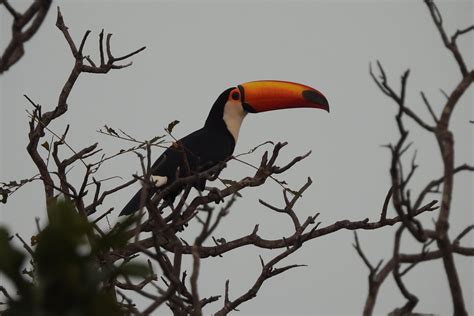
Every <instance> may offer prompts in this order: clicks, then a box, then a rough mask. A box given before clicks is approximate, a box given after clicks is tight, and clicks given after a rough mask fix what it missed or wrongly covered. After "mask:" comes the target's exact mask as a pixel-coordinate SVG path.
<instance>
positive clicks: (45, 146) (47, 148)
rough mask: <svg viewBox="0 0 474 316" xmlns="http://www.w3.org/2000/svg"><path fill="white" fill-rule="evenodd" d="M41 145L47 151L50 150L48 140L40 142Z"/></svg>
mask: <svg viewBox="0 0 474 316" xmlns="http://www.w3.org/2000/svg"><path fill="white" fill-rule="evenodd" d="M41 147H43V148H44V149H46V150H47V151H48V152H49V150H50V148H49V143H48V142H44V143H42V144H41Z"/></svg>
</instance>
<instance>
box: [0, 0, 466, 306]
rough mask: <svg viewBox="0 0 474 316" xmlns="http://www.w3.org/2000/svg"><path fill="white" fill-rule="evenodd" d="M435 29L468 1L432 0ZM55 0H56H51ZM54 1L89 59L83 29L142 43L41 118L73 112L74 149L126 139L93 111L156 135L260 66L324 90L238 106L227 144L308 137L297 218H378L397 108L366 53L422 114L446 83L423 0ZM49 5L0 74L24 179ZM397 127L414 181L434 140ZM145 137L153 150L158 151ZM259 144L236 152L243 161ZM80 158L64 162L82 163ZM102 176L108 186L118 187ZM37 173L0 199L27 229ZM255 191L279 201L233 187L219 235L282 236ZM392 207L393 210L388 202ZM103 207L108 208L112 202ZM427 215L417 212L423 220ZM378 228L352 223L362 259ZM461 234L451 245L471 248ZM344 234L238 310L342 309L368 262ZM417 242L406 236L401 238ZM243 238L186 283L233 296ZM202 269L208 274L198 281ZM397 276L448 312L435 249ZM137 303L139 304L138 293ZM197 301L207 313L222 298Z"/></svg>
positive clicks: (460, 184)
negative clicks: (280, 106) (279, 106)
mask: <svg viewBox="0 0 474 316" xmlns="http://www.w3.org/2000/svg"><path fill="white" fill-rule="evenodd" d="M438 2H439V9H440V10H441V12H442V14H443V18H444V23H445V25H446V28H447V30H448V32H449V33H452V32H454V31H455V30H456V29H457V28H463V27H466V26H468V25H471V24H472V23H473V21H474V19H473V18H474V17H473V12H474V10H473V2H472V1H438ZM56 4H57V3H56ZM61 9H62V12H63V15H64V18H65V21H66V24H67V25H68V26H69V27H70V31H71V34H72V35H73V37H74V39H75V40H76V42H77V41H79V40H80V38H81V37H82V35H83V33H84V32H85V31H86V30H87V29H90V30H92V31H93V35H92V36H91V37H90V39H89V41H88V44H87V46H86V51H87V52H88V53H90V54H91V56H92V57H93V58H95V59H96V60H97V52H98V50H97V45H96V36H97V35H98V33H99V32H100V30H101V29H102V28H105V30H106V32H112V33H113V34H114V36H113V37H112V48H113V52H115V54H116V55H121V54H124V53H127V52H129V51H131V50H134V49H136V48H139V47H141V46H143V45H146V46H147V49H146V50H145V51H144V52H143V53H141V54H139V55H138V56H135V57H134V58H133V61H134V65H133V66H132V67H130V68H127V69H125V70H120V71H116V72H113V73H111V74H109V75H106V76H101V75H96V76H93V75H87V74H84V75H82V76H81V77H80V79H79V81H78V82H77V84H76V86H75V88H74V90H73V92H72V94H71V96H70V98H69V111H68V113H67V114H66V115H65V116H64V117H63V118H62V119H61V120H60V121H59V122H57V123H55V124H54V125H53V126H52V128H53V129H54V130H55V131H57V132H61V131H62V130H63V129H64V127H65V125H66V124H70V125H71V130H70V133H69V142H70V143H71V144H73V145H74V146H75V148H82V147H84V146H87V145H90V144H91V143H94V142H96V141H98V142H99V143H100V144H101V146H102V147H103V148H104V150H105V152H109V153H113V152H116V151H118V150H119V149H120V148H122V147H125V146H127V144H126V143H123V142H120V141H117V140H115V139H111V138H108V137H106V136H103V135H100V134H98V133H97V132H96V130H98V129H99V128H101V127H102V126H103V125H104V124H108V125H110V126H112V127H118V128H122V129H124V130H126V131H128V132H129V133H130V134H132V135H134V136H136V137H137V138H141V139H147V138H148V139H149V138H151V137H153V136H155V135H161V134H163V128H164V127H165V126H167V124H168V123H169V122H171V121H172V120H174V119H178V120H179V121H181V123H180V124H179V125H178V126H177V127H176V128H175V132H174V134H175V136H178V137H182V136H184V135H186V134H187V133H189V132H191V131H193V130H195V129H198V128H200V127H201V126H202V125H203V122H204V120H205V118H206V116H207V113H208V110H209V109H210V106H211V105H212V103H213V102H214V100H215V98H216V97H217V96H218V95H219V94H220V93H221V92H222V91H223V90H224V89H226V88H228V87H231V86H234V85H237V84H239V83H242V82H246V81H251V80H258V79H280V80H288V81H295V82H300V83H304V84H307V85H310V86H313V87H315V88H316V89H318V90H320V91H322V92H323V93H324V94H325V95H326V96H327V98H328V99H329V102H330V106H331V113H330V114H327V113H325V112H323V111H314V110H309V109H298V110H291V111H276V112H269V113H263V114H256V115H248V116H247V118H246V120H245V122H244V124H243V127H242V129H241V134H240V137H239V142H238V144H237V147H236V153H240V152H244V151H247V150H248V149H250V148H252V147H254V146H255V145H257V144H259V143H262V142H264V141H266V140H273V141H288V142H289V145H288V146H287V147H286V148H285V150H284V151H283V153H282V155H281V156H280V159H281V160H280V161H282V162H285V161H288V159H290V158H292V157H293V156H295V155H298V154H302V153H305V152H307V151H308V150H312V152H313V153H312V155H311V156H310V157H309V158H308V159H306V160H304V161H303V162H302V163H300V164H298V165H297V166H295V167H294V168H293V169H291V171H290V172H288V173H287V174H285V175H283V176H282V177H280V178H281V179H284V180H286V181H287V182H288V183H289V184H290V186H292V187H293V188H297V187H299V186H301V185H302V184H303V183H304V182H305V181H306V177H308V176H310V177H311V178H312V179H313V181H314V184H313V185H312V186H311V188H310V189H309V190H308V193H306V194H305V196H304V198H303V199H302V201H301V202H300V204H298V205H297V209H296V210H297V212H298V214H301V217H302V218H305V217H307V216H309V215H312V214H313V213H314V212H316V211H318V212H320V213H321V215H320V217H319V220H321V221H322V222H323V223H322V225H329V224H331V223H333V222H334V221H337V220H342V219H351V220H357V219H363V218H366V217H368V218H370V219H371V220H376V219H377V218H378V216H379V213H380V208H381V205H382V203H383V199H384V197H385V194H386V191H387V190H388V188H389V174H388V166H389V152H388V150H387V149H384V148H382V147H381V146H380V145H384V144H387V143H389V142H392V141H395V138H396V137H397V131H396V129H395V122H394V120H393V117H394V114H395V106H394V105H393V104H392V102H390V100H388V99H387V98H386V97H384V96H383V95H382V94H381V92H380V91H379V90H378V89H377V88H376V86H375V84H374V83H373V82H372V80H371V78H370V77H369V74H368V65H369V62H374V61H375V60H376V59H380V60H381V62H382V63H383V65H384V66H385V69H386V72H387V74H388V76H389V78H390V81H391V82H392V83H393V86H395V87H398V86H399V78H400V75H401V73H402V72H403V71H404V70H405V69H406V68H410V69H411V74H410V78H409V84H408V91H407V98H408V103H409V104H410V106H411V107H412V108H413V109H414V110H415V111H417V112H418V113H421V115H422V116H424V117H428V114H427V112H426V109H425V107H424V105H423V104H422V102H421V99H420V97H419V91H420V90H423V91H425V92H426V94H427V95H428V97H429V98H430V100H431V101H432V104H434V105H435V106H434V107H435V110H436V111H440V109H441V106H442V104H443V98H444V97H443V96H442V94H441V93H440V92H439V88H442V89H444V90H446V91H451V90H452V89H453V87H454V85H455V84H456V83H457V82H458V80H459V70H458V68H457V66H456V64H455V63H454V62H453V59H452V58H451V56H450V54H449V53H448V52H447V51H446V49H444V47H443V46H442V44H441V41H440V36H439V34H438V33H437V31H436V29H435V26H434V25H433V22H432V20H431V17H430V16H429V13H428V11H427V8H426V6H425V5H424V3H423V1H421V0H420V1H383V2H378V1H337V2H330V1H298V2H292V1H275V2H272V1H245V2H238V1H226V3H225V4H224V3H221V2H217V1H215V2H208V1H194V2H186V1H179V2H171V1H120V2H116V1H114V2H111V1H84V2H81V1H65V2H64V3H63V4H61ZM0 19H1V20H0V27H1V32H0V36H1V37H0V48H3V47H4V46H5V45H6V44H5V43H6V40H7V36H8V35H9V25H10V20H9V17H8V16H7V15H6V14H5V10H3V9H2V10H0ZM54 23H55V10H54V9H53V10H52V11H51V12H50V13H49V15H48V17H47V19H46V21H45V23H44V25H43V26H42V28H41V29H40V31H39V32H38V34H37V35H36V37H34V38H33V39H32V40H31V41H30V42H28V44H27V45H26V54H25V56H24V58H23V59H22V60H21V61H20V63H19V64H17V65H15V66H14V67H13V68H12V69H11V70H10V71H8V72H7V73H6V74H4V75H3V76H2V77H0V100H1V107H0V119H1V120H0V122H1V138H0V142H1V143H0V150H1V156H0V157H1V166H0V168H1V169H0V180H1V181H4V180H10V179H19V178H26V177H30V176H32V175H33V174H35V172H36V170H35V168H34V166H33V164H32V162H31V161H30V159H29V157H28V156H27V154H26V150H25V147H26V144H27V128H28V124H27V122H28V118H27V115H26V113H25V110H26V109H30V108H29V105H28V102H26V100H25V99H24V97H23V94H28V95H29V96H30V97H31V98H32V99H33V100H35V101H36V102H38V103H40V104H42V105H43V106H44V108H45V109H46V108H47V109H50V108H51V107H52V106H53V105H54V104H55V103H56V102H57V97H58V93H59V91H60V89H61V86H62V84H63V83H64V81H65V79H66V78H67V76H68V74H69V71H70V69H71V67H72V65H73V59H72V56H71V54H70V51H69V49H68V47H67V44H66V42H65V41H64V39H63V36H62V34H61V33H60V32H59V31H58V30H57V29H56V28H55V26H54ZM473 44H474V41H473V36H472V35H471V36H466V37H465V38H463V39H462V40H461V41H460V47H461V49H462V51H463V53H464V56H466V58H467V59H468V60H467V62H468V64H469V65H470V67H471V68H472V66H473V64H474V63H473V56H474V54H473V53H474V51H473V49H474V48H473ZM472 104H473V92H472V89H471V90H470V91H468V93H466V95H465V96H464V97H463V99H462V100H461V102H460V103H459V106H458V107H457V109H456V115H455V116H454V118H453V124H452V126H453V130H454V132H455V137H456V150H457V152H456V161H457V163H461V162H470V163H472V161H473V152H472V148H473V146H472V144H473V139H472V135H473V130H472V128H473V125H472V124H469V123H468V121H469V120H472V119H474V116H473V115H472ZM408 127H410V128H413V129H412V132H411V139H412V140H413V141H415V145H416V147H417V148H418V163H419V164H420V165H421V166H420V168H419V170H418V174H417V177H416V178H415V179H414V180H413V184H414V185H415V190H416V189H417V188H418V189H419V187H420V186H421V185H423V184H424V183H426V181H427V180H429V179H430V176H433V175H434V176H438V175H440V174H441V170H440V166H441V164H440V158H439V155H438V148H437V145H436V143H435V140H434V139H433V138H431V136H430V135H427V134H426V133H425V132H424V131H422V130H420V129H419V128H418V129H417V128H416V127H415V126H414V125H412V124H408ZM159 154H160V151H159V150H156V152H154V155H155V156H156V157H158V155H159ZM258 159H259V154H257V155H255V156H253V157H249V158H248V160H249V161H251V162H252V161H254V162H255V161H257V160H258ZM137 170H139V165H138V163H137V160H136V157H135V156H134V155H133V154H130V155H128V156H124V157H122V158H120V159H118V160H116V161H114V162H112V163H111V164H109V165H107V166H105V167H104V169H103V170H102V173H101V175H102V176H103V177H107V176H111V175H120V176H122V177H124V179H127V178H129V177H130V176H131V174H132V173H134V172H136V171H137ZM80 171H81V170H80V167H77V170H73V174H77V175H79V174H80ZM249 174H252V170H251V169H249V168H248V167H246V166H244V165H240V164H238V163H237V162H233V163H231V164H230V165H229V166H228V168H227V169H226V170H225V173H224V175H223V176H224V177H225V178H234V179H236V178H240V177H241V176H242V175H249ZM117 183H118V181H116V182H110V184H109V185H114V184H117ZM455 185H456V187H455V190H456V193H455V195H454V198H455V200H454V202H453V211H452V215H451V218H452V228H451V234H452V235H456V234H457V233H459V231H460V230H461V229H463V228H464V227H465V226H466V225H468V224H472V223H473V222H474V219H473V198H472V192H473V182H472V177H470V176H468V175H461V176H459V178H458V179H457V180H456V183H455ZM135 190H136V188H130V190H127V191H123V192H121V193H119V194H117V195H116V196H115V197H113V198H112V199H110V200H109V202H108V204H107V205H105V206H104V210H105V209H107V208H108V207H111V206H115V207H116V208H118V209H120V208H121V207H122V205H123V204H124V203H125V202H126V201H127V200H128V199H129V197H130V196H131V195H132V193H133V192H134V191H135ZM42 194H43V193H42V190H41V186H40V185H39V183H38V184H36V185H35V184H33V185H29V186H27V187H25V188H23V189H22V190H21V191H20V192H17V193H16V194H15V195H14V196H12V198H11V200H10V201H9V203H8V204H7V205H1V206H0V207H1V211H0V220H1V223H2V224H6V225H7V226H9V227H10V230H11V231H13V232H18V233H20V234H21V235H22V236H24V237H28V236H30V235H31V234H32V232H34V230H35V229H34V227H35V225H34V217H41V218H43V219H44V217H45V211H44V208H43V207H41V205H43V203H44V202H43V197H42ZM258 198H262V199H264V200H266V201H273V202H275V203H276V204H280V205H281V204H282V203H283V201H282V199H281V188H280V187H279V186H278V185H277V184H276V183H274V182H271V181H269V182H268V183H267V184H266V185H265V186H264V187H261V188H256V189H246V190H244V191H243V198H242V199H240V200H239V202H238V203H237V204H236V206H235V207H234V208H233V209H232V212H231V214H230V215H229V216H228V217H227V218H226V219H225V222H224V223H223V224H222V226H221V228H220V230H219V231H218V232H217V233H216V237H224V238H226V239H227V240H230V239H232V238H235V237H239V236H242V235H245V234H248V233H249V232H251V230H252V228H253V227H254V225H255V224H257V223H258V224H260V234H261V235H262V236H263V237H266V238H281V237H282V236H284V235H285V234H288V233H289V232H290V230H291V227H292V225H291V223H290V222H289V221H288V219H287V218H285V217H283V216H281V217H279V216H276V215H275V214H272V213H271V212H270V211H269V210H267V209H264V208H263V207H262V206H260V205H259V204H258ZM390 215H392V216H393V215H394V213H393V211H391V212H390ZM114 216H115V215H114ZM431 218H432V215H429V214H428V215H425V216H423V220H424V222H425V223H426V224H427V225H428V226H429V225H431V224H430V223H431ZM393 233H394V230H393V229H391V228H387V229H383V230H379V231H367V232H360V234H359V235H360V241H361V243H362V245H363V247H364V249H365V251H366V254H367V256H368V257H369V258H370V259H371V260H372V262H374V263H375V262H377V261H378V260H379V259H382V258H386V259H388V258H390V256H391V252H392V247H393ZM472 236H473V234H471V237H470V238H467V239H466V240H465V242H466V243H467V244H470V245H471V246H472V244H473V241H474V238H473V237H472ZM352 242H353V235H352V232H349V231H340V232H338V233H336V234H332V235H330V236H327V237H325V238H320V239H317V240H313V241H311V242H309V243H307V244H306V245H305V247H303V249H301V250H300V251H299V252H298V253H297V254H296V255H294V256H292V257H291V258H290V259H288V260H287V261H286V262H287V263H301V264H303V263H304V264H307V265H308V267H306V268H302V269H298V270H294V271H289V272H287V273H285V274H283V275H281V276H279V277H277V278H275V279H272V280H269V281H268V282H266V283H265V284H264V286H263V287H262V289H261V290H260V292H259V294H258V297H257V298H256V299H254V300H252V301H250V302H249V303H246V304H244V305H242V306H241V307H240V308H239V309H240V310H241V312H240V315H290V314H291V315H356V314H360V313H361V310H362V307H363V304H364V302H365V297H366V295H367V274H368V271H367V269H366V267H365V266H364V265H363V263H362V261H361V260H360V258H359V257H358V256H357V254H356V253H355V251H354V249H353V248H352V245H351V244H352ZM418 249H419V247H418V246H417V245H416V244H414V243H410V240H409V238H406V242H405V244H404V249H403V250H405V251H410V252H411V251H417V250H418ZM259 253H261V254H262V256H263V258H264V259H267V258H270V255H271V254H270V253H269V252H267V251H258V250H255V249H253V248H251V247H247V248H245V249H241V250H239V251H237V252H235V253H229V254H226V255H225V256H224V257H223V258H213V259H211V260H209V263H207V262H206V263H203V264H202V266H203V271H202V273H201V278H202V279H201V280H202V282H201V283H200V292H201V294H202V295H216V294H222V293H223V290H224V282H225V280H226V279H228V278H229V279H230V280H231V288H230V295H231V296H232V297H234V298H235V297H236V296H237V295H240V294H242V291H244V290H246V289H248V288H249V286H251V284H253V282H254V280H255V278H256V277H257V275H258V273H259V269H260V262H259V259H258V254H259ZM457 264H458V271H459V274H460V277H461V282H462V286H463V289H464V297H465V300H466V302H467V304H468V309H469V310H470V311H471V313H474V306H473V304H474V303H473V297H474V293H473V280H474V271H473V270H474V268H473V266H474V265H473V261H472V260H467V259H465V258H457ZM204 280H206V281H204ZM407 285H408V286H409V288H410V290H411V291H412V292H413V293H415V294H416V295H418V297H419V298H420V303H419V307H418V308H417V311H419V312H434V313H437V314H439V315H448V314H451V313H452V309H451V300H450V296H449V291H448V285H447V281H446V279H445V277H444V275H443V269H442V263H441V261H436V262H431V263H426V264H423V265H420V267H419V268H415V269H414V270H413V271H412V272H410V274H409V276H407ZM403 302H404V300H403V298H402V296H401V295H400V294H399V292H398V291H397V289H396V288H395V286H394V282H393V281H392V280H388V281H387V282H386V284H385V285H384V286H383V287H382V289H381V292H380V296H379V298H378V302H377V305H376V313H378V314H384V313H385V314H386V313H387V312H389V311H391V310H393V308H395V307H397V306H401V305H402V304H403ZM142 303H143V302H142ZM217 304H218V305H216V306H215V308H210V309H209V310H208V311H209V312H212V311H213V310H216V309H217V306H220V304H221V303H217Z"/></svg>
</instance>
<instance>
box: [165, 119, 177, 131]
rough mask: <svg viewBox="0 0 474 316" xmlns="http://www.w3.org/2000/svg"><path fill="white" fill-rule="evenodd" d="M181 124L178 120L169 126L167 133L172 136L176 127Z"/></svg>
mask: <svg viewBox="0 0 474 316" xmlns="http://www.w3.org/2000/svg"><path fill="white" fill-rule="evenodd" d="M178 124H179V121H178V120H174V121H173V122H171V123H169V124H168V127H167V128H166V131H167V132H168V133H170V134H171V132H172V131H173V129H174V127H175V126H176V125H178Z"/></svg>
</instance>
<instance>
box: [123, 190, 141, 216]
mask: <svg viewBox="0 0 474 316" xmlns="http://www.w3.org/2000/svg"><path fill="white" fill-rule="evenodd" d="M142 191H143V189H140V190H138V192H137V193H135V195H134V196H133V197H132V199H131V200H130V201H128V203H127V205H125V207H124V208H123V209H122V212H120V215H119V216H122V215H130V214H133V213H135V212H136V211H138V209H139V208H140V204H142V203H141V201H142V199H143V201H146V197H144V196H143V197H142Z"/></svg>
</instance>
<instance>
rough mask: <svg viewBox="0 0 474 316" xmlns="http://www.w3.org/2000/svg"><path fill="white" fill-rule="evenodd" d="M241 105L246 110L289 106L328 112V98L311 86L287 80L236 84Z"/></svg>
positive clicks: (258, 110) (263, 109) (254, 110)
mask: <svg viewBox="0 0 474 316" xmlns="http://www.w3.org/2000/svg"><path fill="white" fill-rule="evenodd" d="M238 88H239V90H240V93H241V95H242V97H241V100H242V105H243V107H244V109H245V110H246V111H248V112H257V113H258V112H264V111H272V110H280V109H289V108H315V109H323V110H326V111H328V112H329V104H328V100H327V99H326V97H324V95H323V94H322V93H321V92H319V91H318V90H316V89H313V88H311V87H308V86H305V85H302V84H299V83H294V82H288V81H276V80H261V81H251V82H247V83H243V84H241V85H239V86H238Z"/></svg>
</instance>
